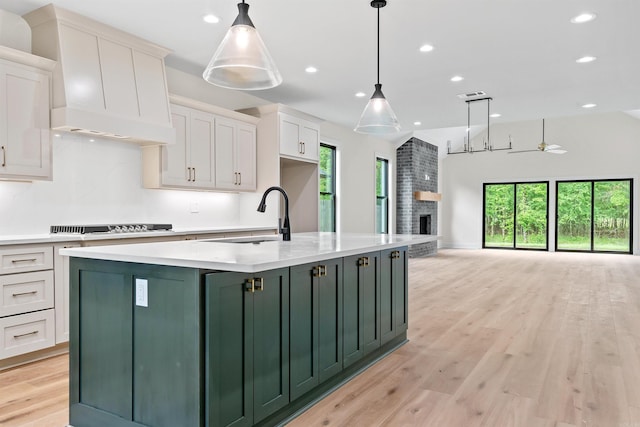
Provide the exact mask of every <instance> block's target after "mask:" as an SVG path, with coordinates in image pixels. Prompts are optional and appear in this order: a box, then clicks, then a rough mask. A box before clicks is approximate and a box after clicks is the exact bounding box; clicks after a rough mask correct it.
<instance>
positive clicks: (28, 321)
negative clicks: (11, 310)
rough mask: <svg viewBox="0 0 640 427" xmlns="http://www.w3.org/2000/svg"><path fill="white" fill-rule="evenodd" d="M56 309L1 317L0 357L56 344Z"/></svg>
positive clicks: (16, 354) (17, 354) (3, 357)
mask: <svg viewBox="0 0 640 427" xmlns="http://www.w3.org/2000/svg"><path fill="white" fill-rule="evenodd" d="M55 342H56V337H55V315H54V310H53V309H49V310H41V311H34V312H32V313H25V314H19V315H16V316H8V317H2V318H0V359H5V358H7V357H13V356H19V355H21V354H24V353H29V352H32V351H36V350H42V349H45V348H47V347H52V346H53V345H55Z"/></svg>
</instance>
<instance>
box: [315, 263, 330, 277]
mask: <svg viewBox="0 0 640 427" xmlns="http://www.w3.org/2000/svg"><path fill="white" fill-rule="evenodd" d="M312 271H313V277H324V276H326V275H327V266H326V265H318V266H316V267H313V270H312Z"/></svg>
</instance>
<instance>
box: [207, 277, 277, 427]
mask: <svg viewBox="0 0 640 427" xmlns="http://www.w3.org/2000/svg"><path fill="white" fill-rule="evenodd" d="M205 294H206V302H207V305H206V307H207V308H206V310H205V311H206V325H207V328H208V329H207V334H206V344H205V359H206V360H205V364H206V368H205V372H206V379H205V383H206V384H207V390H206V400H207V404H206V408H207V414H206V418H207V420H208V422H207V423H206V425H207V426H211V427H217V426H237V427H239V426H251V425H253V424H254V423H256V422H258V421H260V420H262V419H263V418H265V417H267V416H268V415H270V414H272V413H273V412H275V411H277V410H278V409H280V408H282V407H284V406H285V405H286V404H288V403H289V387H288V385H289V364H288V362H289V357H288V356H289V319H288V313H289V312H288V306H289V301H288V299H289V275H288V269H287V268H284V269H279V270H272V271H268V272H262V273H257V274H255V275H250V274H246V273H210V274H207V275H206V286H205Z"/></svg>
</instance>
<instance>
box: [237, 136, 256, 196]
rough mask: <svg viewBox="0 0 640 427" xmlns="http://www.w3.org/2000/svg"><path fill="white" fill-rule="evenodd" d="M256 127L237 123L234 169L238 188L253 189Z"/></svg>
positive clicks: (254, 188) (254, 185)
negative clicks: (236, 174) (236, 173)
mask: <svg viewBox="0 0 640 427" xmlns="http://www.w3.org/2000/svg"><path fill="white" fill-rule="evenodd" d="M256 150H257V147H256V127H255V126H253V125H247V124H243V123H241V124H239V125H238V129H237V132H236V169H237V172H238V188H239V189H241V190H252V191H255V190H256V188H257V186H258V185H257V184H258V183H257V180H256V168H257V165H256Z"/></svg>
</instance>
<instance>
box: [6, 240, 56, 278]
mask: <svg viewBox="0 0 640 427" xmlns="http://www.w3.org/2000/svg"><path fill="white" fill-rule="evenodd" d="M51 269H53V246H25V247H17V246H14V247H12V248H8V249H0V274H12V273H26V272H29V271H39V270H51Z"/></svg>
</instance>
